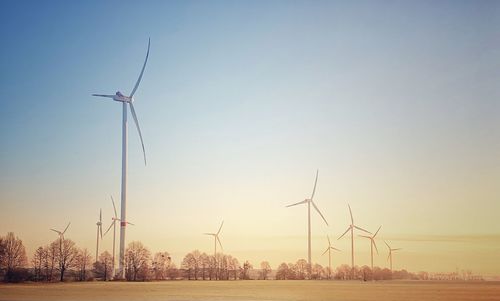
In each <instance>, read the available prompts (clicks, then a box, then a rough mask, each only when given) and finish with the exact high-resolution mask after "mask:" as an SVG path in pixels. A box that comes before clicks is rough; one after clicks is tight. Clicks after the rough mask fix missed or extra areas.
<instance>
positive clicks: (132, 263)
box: [125, 241, 151, 281]
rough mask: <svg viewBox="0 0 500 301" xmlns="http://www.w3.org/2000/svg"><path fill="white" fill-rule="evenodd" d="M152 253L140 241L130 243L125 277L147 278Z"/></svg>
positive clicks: (126, 253)
mask: <svg viewBox="0 0 500 301" xmlns="http://www.w3.org/2000/svg"><path fill="white" fill-rule="evenodd" d="M150 259H151V253H150V252H149V250H148V249H147V248H146V247H144V246H143V245H142V243H141V242H139V241H133V242H131V243H129V245H128V247H127V250H126V251H125V277H126V278H127V280H133V281H137V280H146V279H147V276H148V275H147V272H148V268H149V265H148V264H149V261H150Z"/></svg>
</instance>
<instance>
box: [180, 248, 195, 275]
mask: <svg viewBox="0 0 500 301" xmlns="http://www.w3.org/2000/svg"><path fill="white" fill-rule="evenodd" d="M195 265H196V260H195V258H194V256H193V253H187V254H186V256H184V258H183V259H182V263H181V268H182V269H184V270H185V271H186V273H187V278H188V280H191V275H192V274H194V269H195ZM194 279H196V278H194Z"/></svg>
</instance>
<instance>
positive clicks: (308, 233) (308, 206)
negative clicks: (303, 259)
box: [286, 170, 328, 274]
mask: <svg viewBox="0 0 500 301" xmlns="http://www.w3.org/2000/svg"><path fill="white" fill-rule="evenodd" d="M318 172H319V170H316V179H315V180H314V187H313V191H312V194H311V198H309V199H305V200H303V201H301V202H298V203H295V204H291V205H288V206H286V207H292V206H296V205H301V204H307V262H308V264H309V268H308V270H309V274H310V273H311V204H312V205H313V207H314V209H316V211H317V212H318V213H319V215H320V216H321V218H322V219H323V220H324V221H325V224H326V225H327V226H328V222H327V221H326V219H325V217H324V216H323V214H322V213H321V211H319V209H318V207H317V206H316V204H315V203H314V201H313V198H314V193H315V192H316V184H317V183H318Z"/></svg>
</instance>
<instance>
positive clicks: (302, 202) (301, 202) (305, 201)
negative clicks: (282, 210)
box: [285, 200, 308, 207]
mask: <svg viewBox="0 0 500 301" xmlns="http://www.w3.org/2000/svg"><path fill="white" fill-rule="evenodd" d="M307 201H308V200H303V201H300V202H297V203H295V204H291V205H288V206H285V207H292V206H296V205H300V204H305V203H307Z"/></svg>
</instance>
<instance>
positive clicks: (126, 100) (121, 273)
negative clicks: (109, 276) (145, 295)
mask: <svg viewBox="0 0 500 301" xmlns="http://www.w3.org/2000/svg"><path fill="white" fill-rule="evenodd" d="M150 45H151V39H150V40H149V41H148V51H147V53H146V59H145V60H144V65H143V66H142V70H141V73H140V74H139V78H138V79H137V82H136V83H135V86H134V88H133V89H132V92H131V93H130V96H126V95H124V94H122V93H121V92H120V91H118V92H116V93H115V94H114V95H107V94H92V96H98V97H106V98H111V99H113V100H114V101H118V102H121V103H122V108H123V115H122V191H121V208H120V209H121V218H120V221H121V223H120V258H119V269H118V274H117V276H118V278H124V277H125V269H124V263H125V262H124V261H125V229H126V226H127V216H126V214H127V132H128V130H127V124H128V123H127V111H128V110H127V104H128V105H129V106H130V111H131V113H132V117H133V118H134V122H135V125H136V127H137V131H138V132H139V138H140V139H141V145H142V152H143V154H144V165H146V150H145V148H144V142H143V140H142V134H141V129H140V127H139V121H138V120H137V115H136V113H135V109H134V104H133V102H134V95H135V92H136V91H137V88H138V87H139V84H140V83H141V79H142V75H143V74H144V69H145V68H146V63H147V62H148V57H149V48H150Z"/></svg>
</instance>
